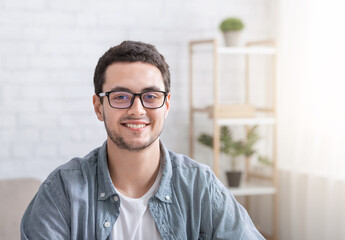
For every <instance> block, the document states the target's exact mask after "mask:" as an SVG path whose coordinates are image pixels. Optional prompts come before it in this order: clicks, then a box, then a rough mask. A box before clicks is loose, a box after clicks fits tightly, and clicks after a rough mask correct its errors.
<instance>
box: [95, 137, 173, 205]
mask: <svg viewBox="0 0 345 240" xmlns="http://www.w3.org/2000/svg"><path fill="white" fill-rule="evenodd" d="M160 149H161V151H162V152H163V161H162V163H161V164H163V173H162V179H161V181H160V184H159V187H158V190H157V192H156V194H155V196H156V197H157V198H158V199H159V200H161V201H162V202H166V203H171V202H172V200H171V199H172V186H171V177H172V165H171V159H170V154H169V151H168V149H167V148H166V147H165V145H164V144H163V143H162V142H161V141H160ZM97 161H98V168H97V175H98V177H97V179H98V200H106V199H108V198H109V197H110V196H112V195H114V194H117V192H116V190H115V187H114V185H113V182H112V180H111V177H110V173H109V168H108V154H107V141H105V142H104V143H103V145H102V147H101V148H100V149H99V151H98V159H97Z"/></svg>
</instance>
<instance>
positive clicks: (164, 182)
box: [21, 143, 264, 240]
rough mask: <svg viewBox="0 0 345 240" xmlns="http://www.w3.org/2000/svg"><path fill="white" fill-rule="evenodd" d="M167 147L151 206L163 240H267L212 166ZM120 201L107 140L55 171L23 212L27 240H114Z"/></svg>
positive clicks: (150, 202) (163, 147)
mask: <svg viewBox="0 0 345 240" xmlns="http://www.w3.org/2000/svg"><path fill="white" fill-rule="evenodd" d="M161 149H162V151H163V152H164V161H163V164H164V165H163V175H162V179H161V182H160V185H159V187H158V190H157V192H156V193H155V194H154V196H153V197H152V198H151V199H150V201H149V209H150V212H151V214H152V216H153V218H154V220H155V222H156V226H157V229H158V231H159V233H160V235H161V237H162V239H188V240H189V239H234V240H240V239H242V240H246V239H248V240H249V239H264V238H263V237H262V236H261V235H260V233H259V232H258V231H257V229H256V228H255V227H254V225H253V223H252V221H251V219H250V218H249V216H248V214H247V212H246V210H245V209H244V208H243V207H242V206H241V205H240V204H239V203H238V202H237V201H236V200H235V198H234V197H233V195H232V194H231V193H230V192H229V191H228V190H227V189H226V188H225V187H224V186H223V184H221V183H220V181H219V180H218V179H217V178H216V177H215V175H214V174H213V172H212V170H211V169H210V168H209V167H207V166H206V165H203V164H200V163H197V162H195V161H194V160H192V159H190V158H188V157H186V156H184V155H181V154H176V153H173V152H171V151H168V149H167V148H166V147H165V146H164V145H163V144H162V143H161ZM120 202H121V199H120V198H119V196H118V194H117V192H116V190H115V188H114V185H113V183H112V181H111V178H110V174H109V170H108V164H107V144H106V143H104V144H103V146H102V147H100V148H97V149H95V150H93V151H92V152H90V153H89V154H88V155H87V156H85V157H84V158H75V159H72V160H71V161H69V162H68V163H66V164H65V165H62V166H60V167H59V168H57V169H56V170H54V171H53V172H52V173H51V174H50V175H49V177H48V178H47V179H46V180H45V182H44V183H43V184H42V185H41V187H40V189H39V190H38V193H37V194H36V196H35V197H34V199H33V200H32V201H31V203H30V205H29V206H28V208H27V210H26V212H25V214H24V216H23V219H22V223H21V239H63V240H66V239H111V231H112V228H113V226H114V223H115V222H116V219H117V218H118V216H119V214H120V213H119V206H120Z"/></svg>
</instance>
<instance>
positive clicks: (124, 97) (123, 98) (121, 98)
mask: <svg viewBox="0 0 345 240" xmlns="http://www.w3.org/2000/svg"><path fill="white" fill-rule="evenodd" d="M112 99H113V100H114V101H126V100H129V99H130V96H129V95H128V94H116V95H114V96H113V97H112Z"/></svg>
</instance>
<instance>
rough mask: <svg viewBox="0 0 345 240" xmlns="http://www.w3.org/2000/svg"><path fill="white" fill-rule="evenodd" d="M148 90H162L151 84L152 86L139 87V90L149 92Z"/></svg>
mask: <svg viewBox="0 0 345 240" xmlns="http://www.w3.org/2000/svg"><path fill="white" fill-rule="evenodd" d="M150 91H164V90H162V89H160V88H158V87H156V86H152V87H147V88H144V89H141V92H150Z"/></svg>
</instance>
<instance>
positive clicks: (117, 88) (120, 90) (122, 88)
mask: <svg viewBox="0 0 345 240" xmlns="http://www.w3.org/2000/svg"><path fill="white" fill-rule="evenodd" d="M112 91H117V92H132V91H131V90H130V89H129V88H125V87H114V88H112V89H110V92H112Z"/></svg>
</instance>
